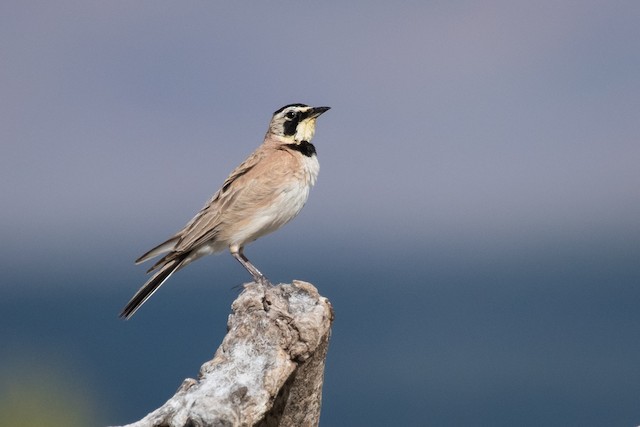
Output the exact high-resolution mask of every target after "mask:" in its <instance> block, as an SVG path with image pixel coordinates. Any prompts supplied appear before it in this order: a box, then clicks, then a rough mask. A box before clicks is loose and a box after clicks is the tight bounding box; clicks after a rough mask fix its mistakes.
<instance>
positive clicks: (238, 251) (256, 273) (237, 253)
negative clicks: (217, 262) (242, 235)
mask: <svg viewBox="0 0 640 427" xmlns="http://www.w3.org/2000/svg"><path fill="white" fill-rule="evenodd" d="M242 249H243V248H234V247H231V248H230V252H231V255H233V257H234V258H235V259H237V260H238V262H239V263H240V264H242V266H243V267H244V268H246V269H247V271H248V272H249V273H250V274H251V276H253V280H254V281H255V282H256V283H260V284H261V285H263V286H270V285H271V283H270V282H269V280H267V278H266V277H265V276H264V274H262V273H260V270H258V269H257V268H256V267H255V266H254V265H253V264H251V261H249V259H248V258H247V257H246V256H244V253H243V251H242Z"/></svg>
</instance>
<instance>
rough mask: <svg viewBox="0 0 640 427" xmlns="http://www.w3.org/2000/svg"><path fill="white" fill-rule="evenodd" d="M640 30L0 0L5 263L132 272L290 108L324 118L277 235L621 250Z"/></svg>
mask: <svg viewBox="0 0 640 427" xmlns="http://www.w3.org/2000/svg"><path fill="white" fill-rule="evenodd" d="M639 17H640V3H638V2H633V1H629V2H617V1H614V2H597V1H579V2H578V1H575V2H572V1H563V2H557V1H542V2H533V3H532V2H507V1H505V2H500V1H489V2H465V1H460V2H423V1H421V2H417V1H416V2H404V3H402V4H401V5H399V4H398V3H394V2H349V3H347V4H345V3H338V2H312V3H307V2H277V3H276V2H260V3H253V4H251V5H250V6H249V5H248V4H243V3H237V2H234V3H232V2H229V3H222V2H220V3H217V2H188V3H185V2H169V1H155V0H154V1H138V2H123V1H113V2H112V1H110V2H91V1H90V2H86V1H76V2H74V1H60V2H46V1H44V2H22V1H21V2H18V1H16V2H4V3H3V5H2V6H0V53H1V56H2V67H0V93H1V94H2V95H1V98H0V116H2V120H1V121H0V139H1V140H2V147H3V148H2V152H3V154H2V156H0V194H1V197H2V211H1V213H0V215H1V216H2V223H3V224H4V227H3V231H2V234H3V240H4V241H5V245H4V249H3V251H4V252H5V253H4V259H5V260H7V259H9V260H11V259H12V258H15V259H16V260H18V261H16V262H20V259H22V260H23V261H25V260H26V259H28V258H30V257H31V256H32V255H33V254H37V251H39V250H42V251H45V250H48V249H50V248H58V247H67V246H70V247H76V248H77V247H85V248H86V245H87V244H89V245H90V246H91V249H92V250H96V251H100V250H101V248H103V247H105V246H116V245H121V244H122V243H123V242H125V243H127V239H129V240H128V242H135V246H132V247H129V246H127V249H126V250H127V251H130V252H131V254H130V257H135V256H136V255H138V254H139V253H138V252H140V251H143V250H146V249H147V247H146V245H147V244H148V245H151V244H154V243H157V242H159V241H160V240H162V239H164V238H165V237H167V236H169V235H170V234H172V233H173V232H174V231H176V230H177V229H178V228H180V227H181V226H182V225H183V224H184V223H185V222H186V221H187V220H188V219H190V218H191V216H192V215H193V214H194V213H195V212H196V211H197V209H199V208H200V207H201V206H202V204H203V203H204V202H205V201H206V200H207V199H208V198H209V196H210V195H211V194H212V193H213V192H214V191H215V190H216V189H217V188H218V187H219V185H220V183H221V182H222V181H223V180H224V178H225V177H226V176H227V174H228V173H229V172H230V171H231V170H232V169H233V167H235V166H236V165H237V164H238V163H239V162H240V161H242V160H243V159H244V157H245V156H246V155H247V154H248V153H250V152H251V151H252V150H253V149H254V148H255V147H256V146H257V144H259V143H260V141H261V139H262V136H263V134H264V132H265V130H266V125H267V123H268V121H269V118H270V115H271V113H272V112H273V111H274V110H276V109H277V108H279V107H281V106H282V105H284V104H288V103H292V102H305V103H309V104H313V105H329V106H331V107H333V108H332V110H331V111H330V112H329V113H328V114H326V115H324V116H323V117H322V119H321V120H320V121H319V125H318V131H317V133H316V138H315V140H314V142H315V143H316V146H317V148H318V152H319V155H320V162H321V173H320V178H319V183H318V185H317V188H315V189H314V191H313V192H312V194H311V198H310V201H309V203H308V205H307V207H306V208H305V209H304V210H303V213H302V214H301V216H300V218H298V219H296V221H295V222H294V223H292V224H290V226H289V227H291V231H288V233H292V234H291V235H292V236H293V235H299V234H300V233H306V234H304V235H305V236H308V237H309V240H312V241H331V240H333V239H345V241H354V240H363V241H364V244H366V243H367V242H369V241H371V242H376V243H381V244H382V245H384V244H386V243H390V242H394V244H399V245H405V244H406V245H407V246H412V245H414V246H415V245H418V246H420V245H427V244H428V242H430V241H437V240H441V241H447V240H456V241H460V242H465V241H467V240H469V241H477V240H478V239H480V240H481V241H482V242H483V243H481V244H482V245H484V246H486V247H488V248H491V247H492V246H499V245H500V242H508V241H510V239H511V240H513V239H515V240H521V239H523V238H524V239H525V240H526V238H537V237H540V236H546V235H549V236H554V235H560V236H562V235H569V236H572V235H577V236H579V235H584V234H589V233H603V234H607V233H612V232H615V233H620V234H621V235H624V234H627V233H629V232H631V233H632V235H635V236H637V235H638V231H639V227H638V217H639V215H640V192H639V191H638V187H639V184H640V167H638V163H639V162H640V144H638V135H640V114H639V113H640V26H638V18H639ZM289 227H288V228H289ZM281 233H286V232H285V231H284V230H283V231H281ZM367 239H368V240H367ZM141 242H142V243H141ZM127 244H128V243H127ZM127 255H128V256H129V254H127ZM14 261H15V260H14Z"/></svg>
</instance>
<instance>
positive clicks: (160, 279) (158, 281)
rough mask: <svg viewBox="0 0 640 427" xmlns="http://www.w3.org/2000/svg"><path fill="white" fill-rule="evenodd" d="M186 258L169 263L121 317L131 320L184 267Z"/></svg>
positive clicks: (128, 305)
mask: <svg viewBox="0 0 640 427" xmlns="http://www.w3.org/2000/svg"><path fill="white" fill-rule="evenodd" d="M184 258H185V257H180V258H174V259H173V260H171V261H169V262H167V263H166V264H165V265H163V266H162V268H161V269H160V270H159V271H158V272H157V273H155V274H154V275H153V276H152V277H151V278H150V279H149V280H148V281H147V283H145V284H144V285H143V286H142V287H141V288H140V289H139V290H138V292H136V294H135V295H134V296H133V298H131V301H129V302H128V303H127V305H126V306H125V308H123V309H122V312H121V313H120V317H124V318H125V319H129V318H130V317H131V316H133V315H134V313H135V312H136V311H137V310H138V309H139V308H140V307H141V306H142V304H144V303H145V302H146V301H147V300H148V299H149V298H150V297H151V295H153V293H154V292H155V291H157V290H158V288H159V287H160V286H162V284H163V283H164V282H165V281H166V280H167V279H168V278H169V277H171V275H172V274H173V273H174V272H175V271H176V270H177V269H178V268H179V267H180V266H181V265H182V262H183V261H184Z"/></svg>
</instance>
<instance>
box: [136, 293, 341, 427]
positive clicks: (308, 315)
mask: <svg viewBox="0 0 640 427" xmlns="http://www.w3.org/2000/svg"><path fill="white" fill-rule="evenodd" d="M232 310H233V313H232V314H231V315H230V316H229V321H228V333H227V335H226V337H225V338H224V340H223V341H222V344H221V345H220V347H219V348H218V350H217V351H216V353H215V355H214V357H213V359H212V360H210V361H208V362H205V363H204V365H202V367H201V368H200V374H199V379H198V380H195V379H191V378H188V379H186V380H184V381H183V383H182V385H181V386H180V388H179V389H178V391H177V392H176V394H175V395H174V396H173V397H171V398H170V399H169V400H168V401H167V402H166V403H165V404H164V405H162V406H161V407H160V408H158V409H156V410H155V411H153V412H151V413H150V414H149V415H147V416H146V417H144V418H143V419H142V420H140V421H137V422H135V423H133V424H129V425H128V427H150V426H163V427H164V426H167V427H168V426H171V427H177V426H185V427H186V426H190V427H196V426H197V427H200V426H261V427H266V426H279V427H283V426H287V427H288V426H291V427H293V426H317V425H318V422H319V419H320V405H321V402H322V381H323V375H324V363H325V356H326V354H327V347H328V344H329V335H330V331H331V321H332V320H333V309H332V308H331V304H330V303H329V301H328V300H327V299H326V298H324V297H322V296H320V294H318V291H317V289H316V288H315V287H313V285H311V284H310V283H306V282H300V281H295V280H294V281H293V283H292V284H281V285H277V286H273V287H269V288H265V287H263V286H262V285H258V284H255V283H251V284H247V285H245V289H244V291H243V292H242V293H241V294H240V296H239V297H238V298H237V299H236V300H235V301H234V302H233V305H232Z"/></svg>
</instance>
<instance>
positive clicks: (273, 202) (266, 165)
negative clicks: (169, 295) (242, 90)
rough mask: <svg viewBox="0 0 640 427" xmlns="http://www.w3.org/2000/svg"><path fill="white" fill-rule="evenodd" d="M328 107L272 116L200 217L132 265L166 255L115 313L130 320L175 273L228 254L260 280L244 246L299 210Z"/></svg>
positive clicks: (314, 170) (291, 108)
mask: <svg viewBox="0 0 640 427" xmlns="http://www.w3.org/2000/svg"><path fill="white" fill-rule="evenodd" d="M328 109H329V107H315V108H314V107H309V106H308V105H304V104H291V105H286V106H284V107H282V108H280V109H279V110H278V111H276V112H275V113H273V117H272V118H271V123H269V130H267V134H266V135H265V138H264V142H263V143H262V145H260V146H259V147H258V148H257V149H256V150H255V151H254V152H253V153H252V154H251V155H250V156H249V157H248V158H247V159H246V160H245V161H244V162H242V164H240V166H238V167H237V168H236V169H235V170H234V171H233V172H231V175H229V177H228V178H227V179H226V180H225V181H224V183H223V184H222V187H221V188H220V189H219V190H218V192H217V193H216V194H214V195H213V197H212V198H211V200H209V202H208V203H207V204H206V205H205V206H204V207H203V208H202V210H201V211H200V212H198V213H197V214H196V216H195V217H193V219H192V220H191V221H189V223H188V224H187V225H186V226H185V227H184V228H183V229H182V230H180V231H179V232H178V233H176V234H175V235H174V236H173V237H171V238H169V239H168V240H167V241H165V242H164V243H161V244H159V245H158V246H156V247H155V248H153V249H151V250H150V251H149V252H147V253H145V254H144V255H142V256H141V257H140V258H138V259H137V260H136V264H140V263H142V262H145V261H147V260H149V259H151V258H155V257H156V256H158V255H161V254H166V255H164V256H163V257H162V258H160V260H158V261H157V262H156V263H155V264H154V265H153V266H152V267H151V268H150V269H149V270H148V271H147V272H148V273H149V272H152V271H156V273H155V274H154V275H153V276H152V277H151V278H150V279H149V280H148V281H147V283H145V284H144V285H143V286H142V287H141V288H140V290H138V292H136V294H135V295H134V296H133V298H131V301H129V303H128V304H127V305H126V307H125V308H124V309H123V310H122V313H120V317H125V318H127V319H128V318H130V317H131V316H133V314H134V313H135V312H136V310H138V309H139V308H140V306H141V305H142V304H144V303H145V302H146V301H147V299H149V297H151V295H153V293H154V292H155V291H156V290H157V289H158V288H159V287H160V286H161V285H162V284H163V283H164V282H165V281H166V280H167V279H168V278H169V277H170V276H171V275H172V274H173V273H174V272H175V271H177V270H179V269H181V268H184V267H185V266H187V265H188V264H189V263H191V262H193V261H195V260H197V259H198V258H200V257H202V256H204V255H209V254H214V253H217V252H221V251H223V250H224V249H226V248H229V251H230V252H231V255H233V256H234V258H235V259H237V260H238V261H239V262H240V264H242V265H243V266H244V268H246V269H247V271H249V273H251V276H252V277H253V280H254V281H256V282H257V283H262V284H264V285H267V284H268V283H269V282H268V281H267V279H266V278H265V276H264V275H263V274H262V273H260V271H259V270H258V269H257V268H256V267H255V266H254V265H253V264H251V262H250V261H249V260H248V259H247V257H246V256H245V255H244V253H243V249H244V246H245V245H246V244H247V243H251V242H253V241H254V240H256V239H257V238H259V237H262V236H264V235H265V234H268V233H271V232H273V231H275V230H277V229H279V228H280V227H282V226H283V225H284V224H286V223H287V222H289V221H291V220H292V219H293V218H294V217H295V216H296V215H298V212H300V209H302V207H303V206H304V204H305V202H306V201H307V197H308V196H309V190H310V189H311V187H312V186H313V185H314V184H315V182H316V178H317V176H318V170H319V168H320V166H319V164H318V158H317V157H316V149H315V147H314V146H313V144H311V139H312V138H313V135H314V133H315V128H316V119H317V118H318V116H320V114H322V113H324V112H325V111H327V110H328Z"/></svg>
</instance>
